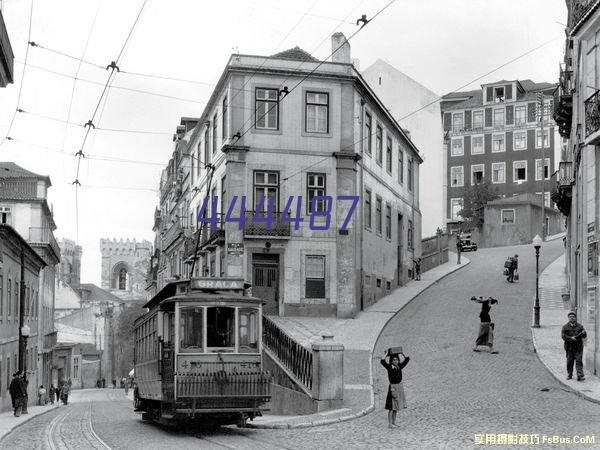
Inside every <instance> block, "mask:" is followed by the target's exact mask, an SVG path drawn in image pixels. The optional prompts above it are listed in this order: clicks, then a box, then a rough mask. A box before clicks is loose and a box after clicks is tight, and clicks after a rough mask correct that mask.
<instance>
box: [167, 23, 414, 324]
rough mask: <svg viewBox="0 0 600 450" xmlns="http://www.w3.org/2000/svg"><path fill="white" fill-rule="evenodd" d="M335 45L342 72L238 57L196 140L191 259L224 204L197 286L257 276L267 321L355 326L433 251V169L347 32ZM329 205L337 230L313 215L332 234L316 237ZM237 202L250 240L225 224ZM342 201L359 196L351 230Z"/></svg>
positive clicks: (301, 57)
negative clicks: (208, 203)
mask: <svg viewBox="0 0 600 450" xmlns="http://www.w3.org/2000/svg"><path fill="white" fill-rule="evenodd" d="M332 46H333V48H334V49H335V48H338V47H339V46H341V48H340V50H339V51H338V52H336V54H335V55H334V57H333V61H331V62H329V61H326V62H320V61H318V60H317V59H315V58H314V57H312V56H311V55H309V54H308V53H306V52H305V51H303V50H302V49H300V48H298V47H296V48H293V49H290V50H287V51H284V52H281V53H278V54H276V55H273V56H269V57H264V56H253V55H239V54H234V55H232V56H231V58H230V60H229V62H228V64H227V66H226V68H225V70H224V71H223V74H222V75H221V77H220V79H219V81H218V84H217V87H216V89H215V90H214V92H213V94H212V96H211V98H210V101H209V103H208V105H207V107H206V109H205V110H204V112H203V113H202V115H201V117H200V118H199V122H198V124H197V125H196V126H195V128H194V130H193V131H192V132H191V133H190V134H189V137H188V135H186V137H185V139H186V140H188V139H189V144H188V145H187V148H186V151H187V152H188V153H189V154H190V156H191V172H190V174H189V175H190V176H191V178H190V187H191V189H190V190H189V195H190V209H189V212H190V223H188V228H189V230H190V231H191V232H192V233H191V236H189V237H186V239H187V240H188V244H186V245H185V246H184V247H185V249H186V251H185V253H184V255H183V258H184V259H185V262H187V263H188V264H189V263H191V262H192V261H193V259H194V252H195V243H196V241H197V239H198V233H199V231H198V224H197V222H196V220H195V218H196V217H197V216H198V213H199V211H200V208H201V205H202V202H203V200H204V198H205V197H206V196H207V195H209V196H211V197H214V196H218V197H219V200H218V204H217V208H216V211H214V213H215V214H216V215H217V217H218V223H217V227H216V228H215V229H211V227H206V230H205V231H204V232H203V233H202V236H200V239H199V251H198V254H197V255H198V259H197V261H196V264H195V266H194V272H193V275H195V276H199V275H205V276H206V275H208V276H232V277H240V276H241V277H244V278H245V279H246V280H248V281H249V282H251V283H252V290H253V295H255V296H258V297H261V298H263V299H264V300H265V301H266V306H265V311H266V313H267V314H274V315H310V316H330V317H335V316H337V317H353V316H354V315H355V314H356V313H357V312H358V311H360V310H361V309H363V308H365V307H366V306H368V305H370V304H372V303H374V302H375V301H377V300H378V299H379V298H381V297H382V296H384V295H386V294H388V293H389V292H390V291H391V290H392V289H394V288H396V287H398V286H401V285H402V284H404V283H406V281H407V280H408V279H409V278H410V277H411V275H412V267H413V266H412V259H411V258H417V257H419V256H420V254H421V249H420V242H421V231H420V230H421V213H420V210H419V193H418V186H419V182H418V180H419V164H420V163H421V162H422V159H421V157H420V156H419V152H418V150H417V148H416V147H415V145H414V144H413V143H412V142H411V140H410V138H409V137H408V136H407V134H406V133H405V132H404V131H403V130H402V128H401V127H400V126H399V125H398V123H397V122H396V121H395V120H394V118H393V117H392V116H391V115H390V114H389V113H388V111H387V109H386V108H385V107H384V105H383V104H382V103H381V101H380V100H379V99H378V98H377V96H376V95H375V94H374V92H373V91H372V89H371V88H370V87H369V85H368V84H367V83H366V82H365V80H364V79H363V78H362V76H361V75H360V73H359V72H358V71H357V70H356V68H355V67H354V66H353V64H352V62H351V58H350V45H349V43H348V42H347V41H346V38H345V37H344V36H343V34H341V33H337V34H335V35H333V36H332ZM304 77H306V79H304ZM298 83H300V84H298ZM297 84H298V85H297ZM296 85H297V87H295V88H294V86H296ZM286 87H287V88H286ZM286 89H287V90H288V91H291V92H289V94H286V92H285V91H286ZM207 164H211V165H213V166H214V168H215V169H214V173H212V176H211V172H213V170H212V169H210V168H207ZM184 178H185V175H184ZM182 192H183V191H182ZM317 195H319V196H322V195H327V196H331V197H332V199H333V201H332V202H331V205H326V204H325V202H318V203H317V204H316V205H315V209H316V211H318V212H319V213H320V214H325V212H326V209H327V207H328V206H330V207H331V211H330V217H331V220H330V223H329V225H328V224H327V223H326V219H325V217H324V216H315V217H314V218H313V228H317V227H320V228H322V229H321V230H316V229H311V227H310V226H309V222H310V216H311V213H312V214H313V215H314V211H311V206H310V199H312V197H313V196H317ZM234 196H237V197H238V199H237V203H236V204H235V207H234V209H233V210H232V217H239V215H240V202H241V198H242V196H245V199H246V213H245V214H246V216H245V219H246V222H245V224H244V226H243V227H242V229H240V227H239V224H238V223H233V222H227V223H225V221H224V216H225V213H227V211H228V209H229V206H230V204H231V202H232V199H233V197H234ZM292 196H294V201H293V202H292V204H291V205H292V206H291V214H292V217H298V214H297V210H296V205H297V199H298V196H302V205H301V209H300V217H301V218H302V219H304V221H303V222H302V223H300V226H299V229H298V230H296V229H295V226H294V224H292V223H290V222H288V221H285V220H283V211H284V210H285V206H286V204H287V202H288V201H289V200H288V199H290V198H291V197H292ZM339 196H358V197H359V202H358V205H357V206H356V209H355V211H354V213H353V215H352V216H351V220H350V221H349V223H348V225H347V229H346V230H343V229H342V224H343V223H344V221H345V219H346V217H347V216H348V214H349V208H350V206H351V204H352V202H350V201H341V200H339V199H338V197H339ZM261 197H265V198H270V199H272V200H273V203H274V205H275V211H276V214H275V216H276V220H275V223H274V224H273V227H272V229H268V227H267V225H266V223H264V222H261V221H259V220H254V216H255V211H256V210H257V209H259V205H260V199H261ZM212 213H213V211H212V210H211V211H209V214H208V216H211V215H212ZM259 214H260V212H259ZM172 275H173V276H174V275H176V274H172ZM158 284H159V286H158V287H159V289H160V287H161V286H160V284H161V282H160V281H159V283H158Z"/></svg>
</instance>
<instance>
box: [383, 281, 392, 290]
mask: <svg viewBox="0 0 600 450" xmlns="http://www.w3.org/2000/svg"><path fill="white" fill-rule="evenodd" d="M385 288H386V289H387V290H388V291H389V290H390V289H392V282H391V281H386V282H385Z"/></svg>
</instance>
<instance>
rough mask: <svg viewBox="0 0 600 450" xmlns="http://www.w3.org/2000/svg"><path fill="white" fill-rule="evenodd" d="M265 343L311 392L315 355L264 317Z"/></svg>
mask: <svg viewBox="0 0 600 450" xmlns="http://www.w3.org/2000/svg"><path fill="white" fill-rule="evenodd" d="M263 343H264V345H265V347H267V348H268V349H269V350H270V351H271V352H272V353H273V354H274V355H275V356H276V357H277V359H279V361H280V362H281V363H282V364H283V365H284V366H285V367H286V368H287V369H288V370H289V371H291V372H292V373H293V374H294V376H295V377H296V378H297V379H298V381H300V382H301V383H302V384H303V385H304V386H306V388H308V389H309V390H310V389H312V380H313V373H312V367H313V354H312V351H311V350H309V349H307V348H306V347H303V346H302V345H300V344H299V343H297V342H296V341H295V340H293V339H292V338H291V337H289V336H288V335H287V334H286V333H285V332H284V331H283V330H282V329H281V328H279V327H278V326H277V325H276V324H275V322H273V321H272V320H270V319H269V318H268V317H267V316H263Z"/></svg>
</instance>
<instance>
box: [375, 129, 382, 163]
mask: <svg viewBox="0 0 600 450" xmlns="http://www.w3.org/2000/svg"><path fill="white" fill-rule="evenodd" d="M375 151H376V152H377V162H378V163H379V164H381V162H382V160H383V128H381V127H380V126H379V125H377V129H376V130H375Z"/></svg>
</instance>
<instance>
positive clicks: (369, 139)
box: [365, 112, 373, 155]
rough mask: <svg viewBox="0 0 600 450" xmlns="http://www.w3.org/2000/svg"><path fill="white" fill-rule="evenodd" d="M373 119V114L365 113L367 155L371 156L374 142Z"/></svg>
mask: <svg viewBox="0 0 600 450" xmlns="http://www.w3.org/2000/svg"><path fill="white" fill-rule="evenodd" d="M372 135H373V119H371V114H369V113H368V112H366V113H365V139H366V140H367V153H368V154H369V155H370V154H371V145H372V142H373V136H372Z"/></svg>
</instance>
